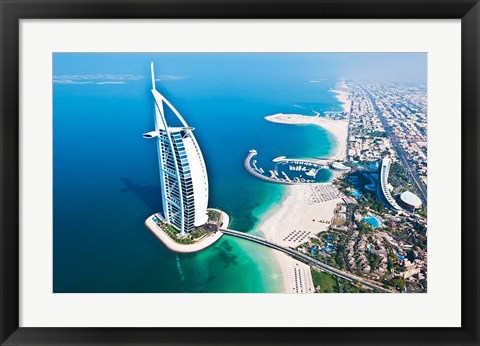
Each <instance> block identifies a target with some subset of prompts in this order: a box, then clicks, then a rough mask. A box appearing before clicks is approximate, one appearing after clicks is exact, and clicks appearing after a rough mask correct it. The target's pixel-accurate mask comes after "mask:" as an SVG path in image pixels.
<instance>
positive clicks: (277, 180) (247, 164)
mask: <svg viewBox="0 0 480 346" xmlns="http://www.w3.org/2000/svg"><path fill="white" fill-rule="evenodd" d="M256 155H257V151H256V150H255V149H252V150H250V151H249V152H248V155H247V157H246V158H245V160H244V161H243V167H244V168H245V169H246V170H247V172H248V173H250V174H251V175H253V176H254V177H256V178H258V179H260V180H263V181H268V182H269V183H275V184H284V185H295V184H301V183H296V182H294V181H292V180H286V179H282V178H271V177H267V176H265V175H263V174H261V173H260V172H258V171H256V170H255V169H254V168H253V167H252V166H251V164H250V162H251V161H252V158H253V157H255V156H256ZM273 176H274V175H273Z"/></svg>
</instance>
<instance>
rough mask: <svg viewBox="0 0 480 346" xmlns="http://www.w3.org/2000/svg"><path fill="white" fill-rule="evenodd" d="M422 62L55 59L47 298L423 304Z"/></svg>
mask: <svg viewBox="0 0 480 346" xmlns="http://www.w3.org/2000/svg"><path fill="white" fill-rule="evenodd" d="M427 66H428V54H427V53H426V52H398V53H397V52H341V53H340V52H338V53H337V52H311V53H305V52H298V53H296V52H288V53H282V52H268V53H259V52H238V53H231V52H228V53H227V52H225V53H217V52H216V53H202V52H198V53H195V52H189V53H180V52H159V53H145V52H138V53H131V52H130V53H122V52H115V53H100V52H98V53H96V52H88V53H86V52H85V53H84V52H78V53H72V52H54V53H52V71H53V74H52V84H51V85H52V91H53V98H52V104H53V122H52V126H53V180H52V181H53V293H55V294H56V293H288V294H301V293H310V294H321V293H337V294H339V293H342V294H344V293H376V294H380V293H397V294H401V293H404V294H409V293H427V292H428V285H427V282H428V275H427V262H428V260H427V257H428V256H427V249H428V247H427V238H428V237H427V209H428V208H427V207H428V203H427V202H428V201H427V185H428V180H427V175H428V172H427V169H428V168H427V167H428V164H427V156H428V145H427V143H428V133H427V132H428V122H427V118H428V91H427ZM431 163H432V167H433V161H431ZM447 164H448V163H447ZM432 184H433V181H432ZM432 186H433V185H432ZM432 208H433V204H432ZM432 211H433V209H432ZM432 215H434V214H433V213H432ZM432 217H433V216H432ZM432 268H433V267H432ZM432 270H433V269H432ZM432 273H433V272H432ZM432 277H434V275H432ZM432 282H433V281H432ZM432 287H433V286H432Z"/></svg>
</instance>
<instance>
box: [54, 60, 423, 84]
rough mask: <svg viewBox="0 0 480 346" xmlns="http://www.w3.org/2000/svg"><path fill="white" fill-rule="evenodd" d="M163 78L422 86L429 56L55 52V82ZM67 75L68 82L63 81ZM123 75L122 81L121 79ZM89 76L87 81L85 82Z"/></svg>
mask: <svg viewBox="0 0 480 346" xmlns="http://www.w3.org/2000/svg"><path fill="white" fill-rule="evenodd" d="M151 61H153V62H155V68H156V75H157V76H159V78H161V77H162V76H163V78H166V79H168V78H172V79H175V78H190V77H195V76H199V77H205V76H214V75H216V74H219V75H222V76H223V77H231V78H234V77H236V76H238V74H239V73H241V74H242V76H243V77H251V78H272V79H273V78H278V76H279V74H281V75H282V76H283V77H285V78H289V77H295V78H304V79H305V80H318V79H338V80H342V79H346V80H375V81H385V82H422V83H425V82H426V79H427V54H426V53H54V64H53V68H54V80H55V79H57V78H58V80H57V81H62V80H63V81H68V80H70V81H73V82H75V81H76V82H82V81H83V82H85V80H88V79H89V78H90V79H97V80H101V79H103V80H110V79H112V78H113V81H115V80H116V81H117V82H119V83H120V82H121V80H122V79H124V80H126V81H128V80H129V79H130V80H132V79H143V78H145V77H148V75H149V73H150V71H149V66H150V64H149V63H150V62H151ZM65 75H67V76H68V77H70V78H68V77H65ZM122 75H123V77H121V76H122ZM86 77H87V78H86Z"/></svg>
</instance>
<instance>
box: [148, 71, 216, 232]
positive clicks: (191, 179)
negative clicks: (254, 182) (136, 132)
mask: <svg viewBox="0 0 480 346" xmlns="http://www.w3.org/2000/svg"><path fill="white" fill-rule="evenodd" d="M150 68H151V78H152V90H151V91H152V95H153V100H154V107H155V130H154V131H151V132H148V133H145V134H144V135H143V137H145V138H155V139H156V141H157V149H158V162H159V173H160V187H161V191H162V206H163V217H164V219H165V221H166V222H167V223H169V224H170V225H172V226H174V227H175V228H177V229H178V231H179V234H180V236H185V235H186V233H188V232H190V231H191V230H192V229H193V228H195V227H198V226H201V225H203V224H205V223H206V222H207V220H208V215H207V205H208V178H207V171H206V168H205V161H204V159H203V156H202V152H201V151H200V147H199V145H198V142H197V140H196V138H195V136H194V134H193V130H194V128H192V127H190V126H188V124H187V123H186V122H185V120H184V119H183V117H182V116H181V115H180V113H179V112H178V111H177V110H176V109H175V107H173V105H172V104H171V103H170V102H169V101H168V100H167V99H166V98H165V97H164V96H163V95H162V94H160V93H159V92H158V91H157V89H156V86H155V71H154V67H153V63H151V67H150ZM164 106H166V107H168V108H169V109H170V110H171V111H172V112H173V114H174V115H175V116H176V118H177V119H178V120H179V121H180V123H181V124H182V126H180V127H171V126H169V125H168V123H167V119H166V116H165V108H164Z"/></svg>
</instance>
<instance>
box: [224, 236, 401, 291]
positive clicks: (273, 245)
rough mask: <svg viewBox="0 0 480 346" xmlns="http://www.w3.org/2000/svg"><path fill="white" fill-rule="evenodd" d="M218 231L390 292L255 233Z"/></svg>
mask: <svg viewBox="0 0 480 346" xmlns="http://www.w3.org/2000/svg"><path fill="white" fill-rule="evenodd" d="M220 232H222V233H224V234H228V235H231V236H234V237H237V238H242V239H246V240H250V241H253V242H255V243H257V244H261V245H264V246H267V247H269V248H271V249H274V250H278V251H281V252H283V253H285V254H287V255H289V256H292V257H294V258H295V259H297V260H299V261H301V262H303V263H306V264H308V265H310V266H312V267H315V268H317V269H320V270H321V271H323V272H326V273H328V274H331V275H335V276H337V277H339V278H342V279H345V280H347V281H350V282H356V283H359V284H361V285H362V286H364V287H366V288H369V289H371V290H374V291H377V292H381V293H392V291H390V290H388V289H385V288H383V287H381V286H379V284H375V283H372V282H371V281H367V280H365V279H364V278H362V277H359V276H356V275H353V274H351V273H348V272H344V271H342V270H339V269H337V268H334V267H332V266H329V265H327V264H325V263H322V262H320V261H318V260H316V259H315V258H312V257H310V256H308V255H306V254H304V253H302V252H300V251H297V250H294V249H292V248H289V247H285V246H282V245H279V244H277V243H274V242H271V241H268V240H266V239H263V238H260V237H257V236H255V235H252V234H249V233H244V232H239V231H234V230H231V229H225V228H220Z"/></svg>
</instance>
